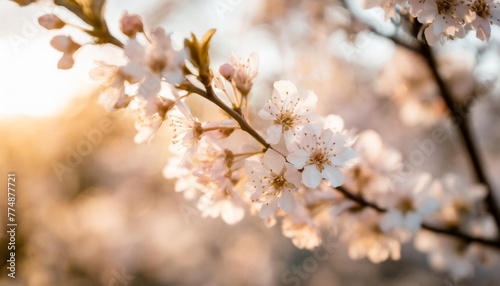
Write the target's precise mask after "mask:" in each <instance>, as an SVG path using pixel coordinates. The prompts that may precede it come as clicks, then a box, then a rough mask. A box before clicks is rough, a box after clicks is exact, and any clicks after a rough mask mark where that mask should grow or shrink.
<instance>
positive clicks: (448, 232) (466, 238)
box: [335, 186, 500, 249]
mask: <svg viewBox="0 0 500 286" xmlns="http://www.w3.org/2000/svg"><path fill="white" fill-rule="evenodd" d="M335 190H337V191H338V192H340V193H342V194H343V195H344V196H345V197H346V198H348V199H350V200H352V201H354V202H356V203H358V204H359V205H361V206H363V207H369V208H372V209H374V210H376V211H378V212H380V213H384V212H386V211H387V210H386V209H384V208H382V207H379V206H377V205H376V204H374V203H371V202H368V201H366V200H365V199H364V198H363V197H361V196H358V195H355V194H353V193H351V192H350V191H349V190H347V189H346V188H344V187H342V186H340V187H337V188H335ZM422 228H423V229H425V230H428V231H431V232H434V233H439V234H444V235H448V236H451V237H455V238H458V239H461V240H464V241H465V242H467V243H471V242H475V243H480V244H483V245H487V246H491V247H495V248H498V249H500V242H498V241H496V240H490V239H485V238H481V237H475V236H471V235H469V234H466V233H463V232H460V231H458V230H456V229H446V228H440V227H437V226H433V225H429V224H425V223H424V224H422Z"/></svg>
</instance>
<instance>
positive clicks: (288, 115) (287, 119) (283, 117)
mask: <svg viewBox="0 0 500 286" xmlns="http://www.w3.org/2000/svg"><path fill="white" fill-rule="evenodd" d="M275 123H276V124H280V125H282V126H283V131H287V130H288V129H290V128H292V127H293V124H294V123H295V114H293V113H292V112H289V111H287V112H285V113H280V114H279V115H278V117H277V118H276V120H275Z"/></svg>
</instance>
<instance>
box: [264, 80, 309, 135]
mask: <svg viewBox="0 0 500 286" xmlns="http://www.w3.org/2000/svg"><path fill="white" fill-rule="evenodd" d="M317 100H318V98H317V96H316V95H315V94H314V93H313V92H308V93H307V94H306V95H305V96H301V95H300V94H299V92H298V91H297V88H296V87H295V85H293V83H291V82H289V81H284V80H281V81H277V82H275V83H274V92H273V95H272V97H271V99H270V100H268V101H267V103H266V105H265V106H264V107H263V108H262V109H261V110H260V111H259V116H260V117H262V118H263V119H265V120H271V121H273V125H271V126H270V127H268V128H267V132H266V141H267V142H268V143H270V144H278V142H279V141H280V139H281V136H282V135H283V137H284V139H285V142H286V143H287V144H289V143H290V142H292V141H293V138H294V136H295V135H296V133H297V132H298V131H300V130H301V129H302V127H303V126H305V125H306V124H309V123H311V122H312V121H313V120H314V113H313V112H314V109H315V108H316V101H317Z"/></svg>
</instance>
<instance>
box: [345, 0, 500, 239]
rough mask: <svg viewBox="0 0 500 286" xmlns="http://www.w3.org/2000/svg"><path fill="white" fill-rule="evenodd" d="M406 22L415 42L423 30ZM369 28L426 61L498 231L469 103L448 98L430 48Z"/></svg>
mask: <svg viewBox="0 0 500 286" xmlns="http://www.w3.org/2000/svg"><path fill="white" fill-rule="evenodd" d="M342 3H343V6H344V7H345V8H346V9H348V10H349V11H350V14H351V18H352V20H353V21H358V22H363V21H362V20H359V19H358V18H357V17H356V16H355V15H354V13H353V12H352V11H351V10H350V9H349V6H348V5H347V4H346V2H345V1H342ZM409 17H410V19H409V22H410V23H411V26H410V29H409V30H410V31H409V32H410V34H411V36H412V37H413V38H414V39H418V37H419V34H420V33H421V32H422V30H423V29H424V28H425V27H424V26H423V25H422V24H421V23H420V22H418V21H417V19H416V18H412V17H411V16H409ZM367 25H368V29H369V30H370V31H372V32H374V33H375V34H377V35H379V36H381V37H384V38H387V39H390V40H391V41H393V42H394V43H395V44H396V45H398V46H400V47H403V48H405V49H407V50H410V51H413V52H416V53H417V54H418V55H420V56H422V58H423V59H424V60H425V62H426V64H427V66H428V67H429V70H430V71H431V73H432V76H433V78H434V80H435V81H436V84H437V86H438V88H439V95H440V97H441V98H442V99H443V101H444V102H445V104H446V106H447V108H448V110H449V112H450V116H451V119H452V120H453V123H454V124H455V125H456V126H457V127H458V129H459V133H460V136H461V138H462V142H463V144H464V145H465V148H466V150H467V154H468V157H469V160H470V163H471V164H472V166H473V169H474V173H475V177H476V180H477V181H478V182H479V183H481V184H483V185H485V186H486V188H487V190H488V192H487V195H486V198H485V202H486V205H487V207H488V210H489V212H490V213H491V215H492V216H493V218H494V219H495V223H496V225H497V228H498V229H500V207H499V206H498V205H497V203H496V199H495V196H494V193H493V188H492V187H491V184H490V183H489V181H488V179H487V176H486V172H485V171H484V168H483V164H482V160H481V157H480V155H479V151H478V148H477V143H476V142H475V141H474V137H473V136H472V131H471V129H470V125H469V122H468V117H469V110H470V106H471V102H468V103H467V104H466V105H464V106H462V105H460V104H457V103H456V102H455V101H454V100H453V96H452V94H451V91H450V90H449V88H448V87H447V85H446V83H445V81H444V80H443V78H442V77H441V75H440V74H439V71H438V65H437V62H436V58H435V56H434V53H433V51H432V48H431V46H430V45H429V44H427V43H423V42H418V44H417V45H416V46H413V45H409V44H407V43H406V42H404V41H402V40H401V39H400V38H398V37H397V36H396V35H385V34H382V33H380V32H379V31H378V30H377V29H376V28H375V27H373V26H371V25H369V24H367ZM471 98H475V96H472V97H471ZM498 240H500V236H499V237H498Z"/></svg>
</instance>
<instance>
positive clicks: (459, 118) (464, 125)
mask: <svg viewBox="0 0 500 286" xmlns="http://www.w3.org/2000/svg"><path fill="white" fill-rule="evenodd" d="M420 54H421V55H422V57H423V58H424V59H425V61H426V63H427V65H428V67H429V69H430V70H431V72H432V75H433V77H434V79H435V80H436V83H437V85H438V87H439V90H440V93H439V94H440V95H441V98H442V99H443V100H444V102H445V103H446V106H447V107H448V110H449V111H450V113H451V119H452V120H453V122H454V124H455V125H456V126H458V128H459V133H460V136H461V138H462V142H463V144H464V145H465V147H466V150H467V154H468V157H469V160H470V162H471V164H472V166H473V169H474V173H475V176H476V180H477V181H478V182H479V183H481V184H484V185H485V186H486V188H487V190H488V193H487V195H486V198H485V201H486V204H487V206H488V209H489V211H490V213H491V215H492V216H493V218H494V219H495V222H496V225H497V227H498V228H499V229H500V208H499V207H498V205H497V204H496V200H495V197H494V195H493V188H492V187H491V184H490V183H489V182H488V179H487V177H486V173H485V171H484V168H483V164H482V162H481V161H482V160H481V157H480V155H479V152H478V148H477V143H476V142H475V141H474V137H473V136H472V131H471V129H470V125H469V122H468V118H469V113H470V112H469V107H467V108H462V107H460V106H459V104H457V103H455V102H454V100H453V97H452V95H451V92H450V90H449V89H448V87H447V86H446V83H445V82H444V80H443V79H442V77H441V75H440V74H439V71H438V67H437V63H436V59H435V56H434V54H433V52H432V49H431V47H430V46H428V45H425V44H422V45H420ZM498 239H499V240H500V237H499V238H498Z"/></svg>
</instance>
